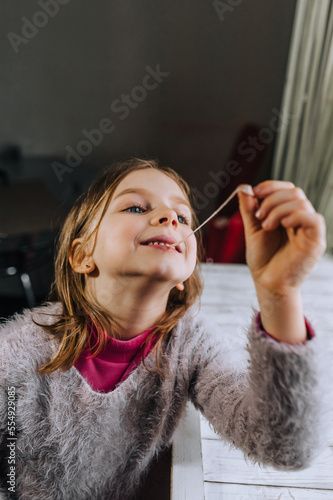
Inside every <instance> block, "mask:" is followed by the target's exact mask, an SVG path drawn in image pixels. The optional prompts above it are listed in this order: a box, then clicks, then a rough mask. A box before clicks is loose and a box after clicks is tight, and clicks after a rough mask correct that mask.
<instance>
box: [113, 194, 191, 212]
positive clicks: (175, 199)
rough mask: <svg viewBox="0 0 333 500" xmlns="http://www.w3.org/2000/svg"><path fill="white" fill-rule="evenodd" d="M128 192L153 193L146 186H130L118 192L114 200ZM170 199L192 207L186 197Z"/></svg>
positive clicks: (172, 197)
mask: <svg viewBox="0 0 333 500" xmlns="http://www.w3.org/2000/svg"><path fill="white" fill-rule="evenodd" d="M128 193H137V194H146V195H147V194H151V193H150V191H148V190H147V189H144V188H128V189H124V191H121V192H120V193H119V194H117V196H116V197H115V198H114V199H113V201H115V200H116V199H117V198H119V197H120V196H124V195H125V194H128ZM170 199H171V200H174V201H176V202H178V203H181V204H182V205H185V206H187V207H188V208H189V209H190V211H191V207H190V205H189V203H188V202H187V201H186V200H185V198H182V197H181V196H171V197H170Z"/></svg>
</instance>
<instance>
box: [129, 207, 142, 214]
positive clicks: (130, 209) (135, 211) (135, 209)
mask: <svg viewBox="0 0 333 500" xmlns="http://www.w3.org/2000/svg"><path fill="white" fill-rule="evenodd" d="M132 209H134V210H132ZM138 210H141V212H139V211H138ZM143 210H144V208H143V207H140V205H133V206H132V207H129V208H126V210H125V212H131V213H132V214H140V213H142V211H143Z"/></svg>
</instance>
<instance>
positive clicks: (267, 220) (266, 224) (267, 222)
mask: <svg viewBox="0 0 333 500" xmlns="http://www.w3.org/2000/svg"><path fill="white" fill-rule="evenodd" d="M270 224H271V221H270V220H269V219H266V220H264V222H262V224H261V227H268V226H270Z"/></svg>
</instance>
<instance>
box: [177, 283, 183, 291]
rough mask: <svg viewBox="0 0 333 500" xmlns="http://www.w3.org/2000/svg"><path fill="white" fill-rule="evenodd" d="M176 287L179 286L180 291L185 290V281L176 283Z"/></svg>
mask: <svg viewBox="0 0 333 500" xmlns="http://www.w3.org/2000/svg"><path fill="white" fill-rule="evenodd" d="M176 288H177V289H178V290H179V291H180V292H182V291H183V290H184V288H185V287H184V283H178V285H176Z"/></svg>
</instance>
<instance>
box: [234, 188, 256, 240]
mask: <svg viewBox="0 0 333 500" xmlns="http://www.w3.org/2000/svg"><path fill="white" fill-rule="evenodd" d="M238 201H239V211H240V213H241V216H242V220H243V224H244V230H245V236H246V235H248V234H250V233H252V232H254V231H258V230H259V229H261V222H260V220H258V219H257V218H256V217H255V215H254V213H255V211H256V210H257V208H258V207H259V203H258V200H257V198H255V197H253V196H248V195H246V194H244V193H241V192H240V193H238Z"/></svg>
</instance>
